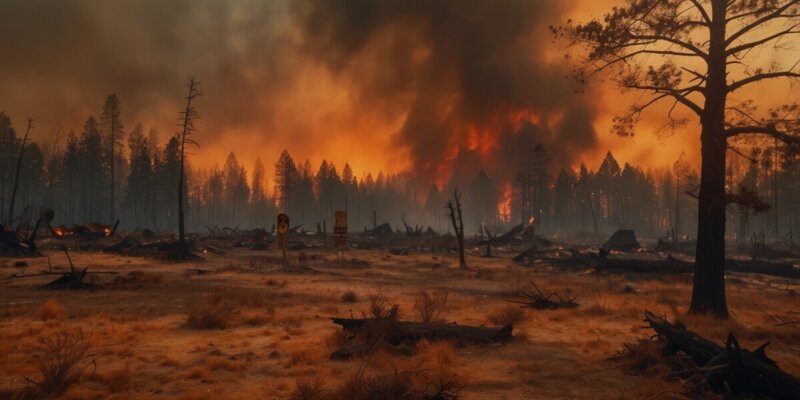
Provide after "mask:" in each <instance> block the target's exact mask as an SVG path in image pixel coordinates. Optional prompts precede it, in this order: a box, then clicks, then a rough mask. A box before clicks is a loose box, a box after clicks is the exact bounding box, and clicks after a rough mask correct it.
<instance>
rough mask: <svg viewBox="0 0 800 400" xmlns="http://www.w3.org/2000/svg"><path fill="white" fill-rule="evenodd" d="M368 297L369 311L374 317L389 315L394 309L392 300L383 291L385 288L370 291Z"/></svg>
mask: <svg viewBox="0 0 800 400" xmlns="http://www.w3.org/2000/svg"><path fill="white" fill-rule="evenodd" d="M367 298H368V299H369V312H370V314H371V316H372V318H376V319H378V318H385V317H387V316H389V313H390V312H391V311H392V307H391V302H390V301H389V297H387V296H386V295H385V294H384V293H383V290H378V291H377V292H369V293H368V294H367Z"/></svg>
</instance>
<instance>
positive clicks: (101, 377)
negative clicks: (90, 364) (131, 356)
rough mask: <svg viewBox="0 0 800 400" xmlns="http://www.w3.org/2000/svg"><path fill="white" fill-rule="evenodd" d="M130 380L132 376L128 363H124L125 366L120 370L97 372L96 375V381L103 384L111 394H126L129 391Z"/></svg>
mask: <svg viewBox="0 0 800 400" xmlns="http://www.w3.org/2000/svg"><path fill="white" fill-rule="evenodd" d="M132 378H133V374H132V373H131V369H130V365H129V364H128V363H125V366H124V367H122V368H120V369H116V370H113V371H109V372H105V373H100V372H98V373H97V375H96V379H97V380H98V381H100V382H101V383H103V384H104V385H105V386H106V388H107V389H108V391H109V392H111V393H120V392H127V391H128V390H130V388H131V380H132Z"/></svg>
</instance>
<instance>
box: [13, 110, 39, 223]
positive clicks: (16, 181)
mask: <svg viewBox="0 0 800 400" xmlns="http://www.w3.org/2000/svg"><path fill="white" fill-rule="evenodd" d="M32 124H33V120H32V119H30V118H28V128H27V129H25V136H24V137H23V138H22V146H21V147H20V148H19V157H17V169H16V171H15V172H14V184H13V186H12V187H11V203H10V204H9V206H8V225H9V227H10V226H11V224H12V223H14V202H15V201H16V200H17V190H18V189H19V171H20V169H22V156H23V154H24V153H25V144H26V143H27V142H28V134H29V133H30V132H31V125H32Z"/></svg>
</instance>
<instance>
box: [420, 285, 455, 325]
mask: <svg viewBox="0 0 800 400" xmlns="http://www.w3.org/2000/svg"><path fill="white" fill-rule="evenodd" d="M449 295H450V294H449V293H448V292H447V291H446V290H443V289H436V290H434V291H428V290H421V291H420V292H419V294H418V295H417V300H416V301H415V302H414V310H415V311H416V312H417V313H418V314H419V319H420V321H422V322H424V323H426V324H427V323H430V322H434V321H438V320H439V318H440V317H441V316H442V313H443V312H444V311H445V310H446V309H447V298H448V297H449Z"/></svg>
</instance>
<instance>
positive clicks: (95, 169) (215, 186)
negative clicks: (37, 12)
mask: <svg viewBox="0 0 800 400" xmlns="http://www.w3.org/2000/svg"><path fill="white" fill-rule="evenodd" d="M121 116H122V113H121V103H120V101H119V99H118V98H117V97H116V96H114V95H111V96H109V97H108V98H107V99H106V103H105V106H104V107H103V109H102V110H101V114H100V118H99V119H95V118H94V117H89V118H88V119H87V121H86V123H85V124H84V126H83V128H82V130H80V131H79V132H77V133H76V132H70V133H68V134H64V133H63V130H61V129H58V130H57V132H55V133H53V134H52V135H50V137H49V139H50V140H49V141H47V142H46V143H47V144H46V145H44V146H43V145H42V144H40V143H38V142H37V141H35V140H33V141H31V140H29V141H28V143H27V144H26V146H25V149H24V151H23V153H22V155H23V161H22V164H21V165H22V169H21V171H20V179H19V182H20V184H19V190H18V193H17V199H16V204H17V207H16V209H15V210H14V211H13V215H11V213H12V211H11V210H9V203H10V197H11V191H12V185H13V181H14V173H15V166H16V162H17V158H18V153H19V149H20V146H21V145H22V139H21V137H20V135H19V134H18V133H17V131H16V130H15V128H14V126H13V125H12V121H11V120H10V118H9V117H8V116H6V115H5V114H4V113H0V219H2V221H4V222H6V223H8V222H9V221H11V220H14V223H20V222H24V221H32V220H34V219H35V218H36V216H37V215H38V213H39V212H40V211H41V210H42V209H46V208H52V209H53V210H54V211H55V212H56V220H55V222H54V223H55V224H64V225H70V224H73V223H87V222H101V223H106V224H113V223H114V222H115V220H116V219H119V220H120V221H121V223H120V228H121V229H124V230H136V229H144V228H149V229H151V230H155V231H162V232H174V231H175V230H176V229H177V215H176V212H177V210H176V208H177V193H176V188H177V182H178V179H179V171H180V153H179V151H180V140H179V138H178V137H177V136H172V137H169V138H167V140H166V142H165V143H161V140H160V138H159V133H158V131H157V130H156V129H155V128H151V129H149V130H146V129H145V127H144V126H143V125H142V124H141V123H137V124H134V125H133V127H132V128H131V129H129V130H126V129H125V127H124V125H123V123H122V117H121ZM752 148H754V149H755V150H752V151H751V152H750V153H749V154H748V155H745V154H743V153H740V152H737V154H734V155H732V156H731V157H729V168H728V186H729V188H733V189H734V190H735V188H738V187H741V186H744V187H747V188H748V189H750V190H753V191H755V192H756V193H758V194H759V195H760V196H761V197H762V198H763V199H765V200H766V201H767V202H770V203H773V209H772V210H770V211H769V212H766V213H763V214H760V215H753V212H752V211H751V210H748V209H747V208H744V207H741V206H736V205H731V206H729V213H728V218H729V220H730V221H731V222H732V223H730V224H728V226H729V237H731V238H739V239H743V238H749V237H750V235H752V234H753V233H762V232H763V233H765V234H766V235H767V237H778V238H781V239H782V238H783V237H784V235H786V234H787V233H789V232H792V231H793V230H794V229H795V227H796V226H797V225H798V219H800V218H798V217H800V216H798V215H796V214H797V210H796V207H793V204H796V200H797V199H800V186H799V185H798V182H799V180H798V179H797V178H798V177H800V162H798V158H797V156H795V155H791V154H785V153H784V152H783V151H782V150H781V149H780V148H770V147H768V146H752ZM759 149H764V150H759ZM519 164H520V165H521V166H522V167H521V168H520V171H519V173H518V174H517V175H516V176H512V177H505V176H490V175H488V174H487V173H486V172H484V171H480V172H479V173H478V174H477V175H476V176H474V177H472V178H468V177H467V178H464V177H463V176H462V175H461V174H454V176H458V178H453V179H452V180H451V182H449V183H448V184H446V185H445V187H443V188H438V187H437V186H436V185H429V186H428V189H427V190H422V191H420V190H418V188H419V187H420V184H419V181H418V180H416V181H415V180H413V179H412V178H411V177H410V176H409V175H408V174H400V175H389V174H383V173H378V174H377V176H373V175H372V174H365V175H363V176H361V177H357V176H356V175H355V174H354V172H353V171H352V169H351V168H350V166H349V165H348V164H345V165H343V166H341V167H338V166H336V165H334V164H333V163H332V162H329V161H324V160H323V161H322V162H321V163H320V164H319V165H318V166H316V167H315V166H312V164H311V162H310V161H309V160H304V161H300V160H295V159H294V158H293V157H292V156H291V155H290V154H289V152H288V151H285V150H284V151H283V152H282V153H281V154H280V155H279V157H278V159H277V161H276V162H275V163H274V175H273V176H274V182H272V183H271V184H270V182H268V181H267V178H266V168H268V167H267V166H265V164H264V163H263V162H262V161H261V160H260V159H258V160H256V161H255V163H254V165H253V166H252V167H251V168H247V167H246V166H245V165H243V164H242V163H240V162H239V160H238V159H237V158H236V156H235V154H234V153H233V152H231V153H230V154H229V156H228V157H227V159H226V160H225V162H224V164H223V165H222V166H213V167H210V168H193V167H191V166H188V169H187V177H186V178H187V179H186V187H185V192H186V194H187V195H186V197H185V205H184V207H185V209H186V210H187V211H186V213H187V214H186V218H187V228H188V229H189V230H190V231H195V232H204V231H205V230H206V228H205V227H206V226H214V225H217V226H229V227H235V226H240V227H241V228H253V227H264V228H267V229H269V228H270V227H271V226H272V225H273V224H274V220H275V215H276V214H277V213H278V212H286V213H287V214H289V216H290V217H291V225H292V226H296V225H302V226H303V228H304V229H306V230H326V231H331V230H332V227H331V226H330V224H332V220H333V213H334V212H335V211H338V210H346V211H348V219H349V223H350V230H351V231H352V232H356V231H361V230H369V229H372V228H373V227H374V226H376V225H378V224H381V223H384V222H389V223H391V224H392V225H393V226H394V227H396V228H399V229H403V222H404V221H405V222H406V223H408V224H409V225H410V226H412V227H414V226H416V225H420V226H422V227H424V228H427V227H428V226H430V227H432V228H433V229H435V230H437V231H439V232H447V231H448V229H449V224H448V223H447V219H446V214H445V210H444V208H443V205H444V203H445V201H446V199H447V197H448V195H449V194H450V193H451V192H452V190H453V189H455V188H456V187H458V188H459V189H460V191H461V192H462V193H463V205H464V223H465V226H466V229H467V232H468V233H476V232H478V231H479V230H480V227H481V226H486V227H487V228H488V229H490V230H492V231H501V230H504V229H507V228H508V227H510V226H511V225H514V224H518V223H524V222H530V221H532V220H533V221H535V224H536V226H537V228H539V229H540V232H544V233H548V234H571V235H575V234H583V235H587V236H592V235H605V234H608V233H609V232H611V231H613V230H615V229H618V228H623V227H624V228H632V229H635V230H636V231H637V234H639V235H640V236H643V237H656V236H661V237H663V236H673V237H682V236H688V237H693V236H694V235H695V232H696V229H697V226H696V223H697V222H696V220H697V215H696V213H697V211H696V208H697V203H696V200H695V198H694V197H693V196H694V195H695V194H696V193H697V191H698V188H699V178H698V174H697V171H696V170H695V169H694V168H692V167H691V166H690V165H689V163H688V162H686V161H685V160H683V158H681V159H679V160H677V161H676V162H675V163H674V165H672V166H671V167H670V168H663V169H653V170H643V169H642V168H638V167H635V166H632V165H630V164H628V163H625V164H623V165H620V163H619V162H618V161H617V160H616V159H615V158H614V156H613V155H612V154H611V153H610V152H609V153H608V154H607V155H606V157H605V158H604V160H603V162H602V163H601V165H600V166H599V168H598V169H597V170H590V169H588V168H587V167H585V166H583V165H581V166H580V167H579V168H578V169H577V170H575V171H572V170H567V169H565V170H561V171H558V172H557V173H554V172H553V171H551V165H550V160H549V159H548V158H547V149H545V148H544V147H543V146H541V145H537V146H535V147H533V148H532V149H531V150H530V151H529V152H528V155H527V156H526V158H525V159H524V160H519ZM422 187H424V186H422ZM775 204H777V205H778V207H775ZM781 205H783V206H782V207H781Z"/></svg>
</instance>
